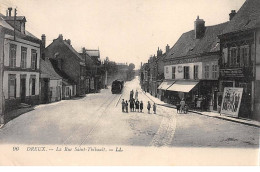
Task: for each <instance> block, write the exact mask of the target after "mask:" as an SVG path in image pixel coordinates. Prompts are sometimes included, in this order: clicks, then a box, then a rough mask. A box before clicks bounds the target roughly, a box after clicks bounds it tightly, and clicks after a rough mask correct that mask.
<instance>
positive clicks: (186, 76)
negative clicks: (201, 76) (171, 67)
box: [183, 66, 190, 79]
mask: <svg viewBox="0 0 260 172" xmlns="http://www.w3.org/2000/svg"><path fill="white" fill-rule="evenodd" d="M183 68H184V72H183V74H184V76H183V77H184V79H190V67H189V66H184V67H183Z"/></svg>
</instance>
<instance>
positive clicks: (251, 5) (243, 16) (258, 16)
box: [223, 0, 260, 34]
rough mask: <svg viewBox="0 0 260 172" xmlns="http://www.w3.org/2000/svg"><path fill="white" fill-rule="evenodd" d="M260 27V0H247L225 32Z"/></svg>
mask: <svg viewBox="0 0 260 172" xmlns="http://www.w3.org/2000/svg"><path fill="white" fill-rule="evenodd" d="M256 27H260V0H246V2H245V3H244V4H243V5H242V7H241V8H240V9H239V10H238V12H237V14H236V15H235V16H234V17H233V19H232V20H231V21H230V22H229V24H228V25H227V27H226V28H225V29H224V31H223V34H226V33H230V32H236V31H239V30H248V29H254V28H256Z"/></svg>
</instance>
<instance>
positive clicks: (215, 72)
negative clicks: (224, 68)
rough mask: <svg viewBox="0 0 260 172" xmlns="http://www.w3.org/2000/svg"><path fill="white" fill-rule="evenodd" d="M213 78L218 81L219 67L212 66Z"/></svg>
mask: <svg viewBox="0 0 260 172" xmlns="http://www.w3.org/2000/svg"><path fill="white" fill-rule="evenodd" d="M212 77H213V79H217V77H218V65H212Z"/></svg>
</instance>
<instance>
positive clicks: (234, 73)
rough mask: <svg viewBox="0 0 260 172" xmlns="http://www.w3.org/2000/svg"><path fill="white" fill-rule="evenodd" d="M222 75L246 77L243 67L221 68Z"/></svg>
mask: <svg viewBox="0 0 260 172" xmlns="http://www.w3.org/2000/svg"><path fill="white" fill-rule="evenodd" d="M220 75H221V77H244V76H245V75H244V73H243V70H242V69H220Z"/></svg>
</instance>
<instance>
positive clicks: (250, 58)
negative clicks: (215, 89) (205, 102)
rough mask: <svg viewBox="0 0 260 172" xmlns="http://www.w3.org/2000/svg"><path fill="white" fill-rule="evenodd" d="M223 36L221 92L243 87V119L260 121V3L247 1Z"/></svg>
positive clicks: (241, 112) (253, 0) (240, 114)
mask: <svg viewBox="0 0 260 172" xmlns="http://www.w3.org/2000/svg"><path fill="white" fill-rule="evenodd" d="M230 19H231V20H230V22H229V24H228V25H227V27H226V28H225V29H224V31H223V33H222V34H221V35H220V36H219V38H220V45H221V54H222V56H221V59H220V63H219V64H220V78H219V80H220V83H219V90H220V91H221V92H223V91H224V88H225V87H238V88H243V95H242V100H241V105H240V112H239V116H240V117H246V118H253V119H258V120H260V115H259V112H260V97H259V95H260V1H259V0H246V2H245V3H244V4H243V6H242V7H241V8H240V9H239V11H238V12H237V13H236V12H235V11H234V10H232V11H231V13H230Z"/></svg>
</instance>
